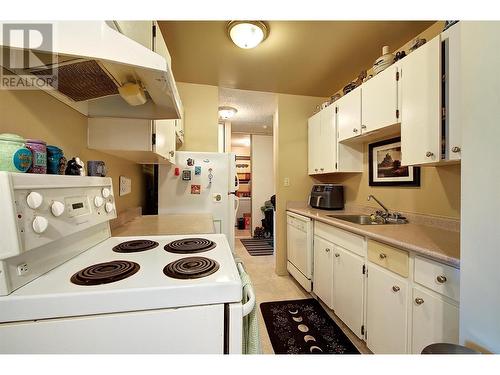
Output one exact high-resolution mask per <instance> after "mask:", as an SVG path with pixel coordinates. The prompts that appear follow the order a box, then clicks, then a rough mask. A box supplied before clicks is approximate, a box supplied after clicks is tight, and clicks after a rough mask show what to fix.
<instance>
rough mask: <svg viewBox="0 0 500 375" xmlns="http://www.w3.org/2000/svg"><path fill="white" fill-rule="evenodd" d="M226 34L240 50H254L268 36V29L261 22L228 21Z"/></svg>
mask: <svg viewBox="0 0 500 375" xmlns="http://www.w3.org/2000/svg"><path fill="white" fill-rule="evenodd" d="M227 32H228V34H229V37H230V38H231V40H232V41H233V42H234V44H236V45H237V46H238V47H240V48H245V49H249V48H255V47H257V46H258V45H259V44H260V43H261V42H262V41H263V40H264V39H266V38H267V36H268V35H269V28H268V27H267V25H266V24H265V23H264V22H262V21H230V22H229V23H228V24H227Z"/></svg>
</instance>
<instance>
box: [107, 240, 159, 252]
mask: <svg viewBox="0 0 500 375" xmlns="http://www.w3.org/2000/svg"><path fill="white" fill-rule="evenodd" d="M156 246H158V242H155V241H151V240H132V241H125V242H122V243H119V244H118V245H116V246H115V247H113V251H114V252H115V253H138V252H139V251H146V250H151V249H154V248H155V247H156Z"/></svg>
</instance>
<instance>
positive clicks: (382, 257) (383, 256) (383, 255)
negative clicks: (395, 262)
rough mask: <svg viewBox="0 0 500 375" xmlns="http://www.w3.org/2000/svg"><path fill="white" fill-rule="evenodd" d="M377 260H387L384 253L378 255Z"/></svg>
mask: <svg viewBox="0 0 500 375" xmlns="http://www.w3.org/2000/svg"><path fill="white" fill-rule="evenodd" d="M379 258H380V259H385V258H387V255H385V254H384V253H380V254H379Z"/></svg>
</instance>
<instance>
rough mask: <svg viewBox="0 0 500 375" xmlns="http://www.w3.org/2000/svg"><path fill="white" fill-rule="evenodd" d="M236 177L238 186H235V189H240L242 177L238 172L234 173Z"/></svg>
mask: <svg viewBox="0 0 500 375" xmlns="http://www.w3.org/2000/svg"><path fill="white" fill-rule="evenodd" d="M234 176H235V177H236V186H235V187H234V190H235V191H238V190H239V189H240V178H239V177H238V173H236V174H235V175H234Z"/></svg>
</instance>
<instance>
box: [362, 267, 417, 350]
mask: <svg viewBox="0 0 500 375" xmlns="http://www.w3.org/2000/svg"><path fill="white" fill-rule="evenodd" d="M367 284H368V285H367V289H368V290H367V300H366V304H367V311H366V327H367V332H366V335H367V340H366V344H367V346H368V348H369V349H370V350H371V351H373V352H374V353H375V354H403V353H406V352H407V337H408V336H407V332H408V330H407V327H408V326H407V323H408V313H407V311H408V307H407V298H408V281H407V280H406V279H404V278H402V277H399V276H397V275H396V274H394V273H392V272H390V271H387V270H385V269H383V268H381V267H378V266H376V265H375V264H373V263H369V265H368V281H367Z"/></svg>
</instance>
